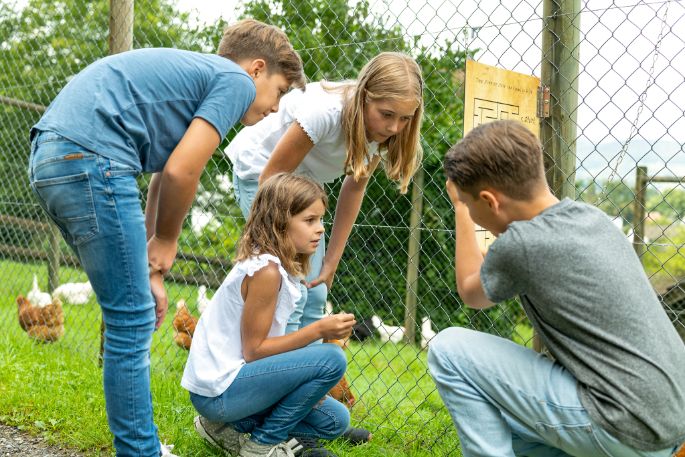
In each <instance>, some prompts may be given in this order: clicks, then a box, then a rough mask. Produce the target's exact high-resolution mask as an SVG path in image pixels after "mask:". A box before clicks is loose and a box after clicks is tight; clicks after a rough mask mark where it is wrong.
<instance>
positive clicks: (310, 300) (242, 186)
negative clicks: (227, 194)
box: [233, 173, 328, 333]
mask: <svg viewBox="0 0 685 457" xmlns="http://www.w3.org/2000/svg"><path fill="white" fill-rule="evenodd" d="M233 189H234V191H235V196H236V199H237V200H238V205H239V206H240V210H241V211H242V213H243V216H245V219H247V216H248V214H249V213H250V208H251V207H252V202H253V201H254V197H255V195H256V194H257V181H253V180H248V179H240V178H239V177H238V175H236V174H235V173H234V174H233ZM325 253H326V242H325V239H324V238H322V239H321V242H320V243H319V246H318V247H317V248H316V252H315V253H314V254H313V255H312V256H311V257H310V258H309V274H307V277H306V278H305V279H306V281H307V282H309V281H313V280H314V279H316V278H318V277H319V273H321V267H322V265H323V258H324V255H325ZM300 291H301V292H302V297H301V298H300V300H298V301H297V303H295V311H293V313H292V314H291V315H290V319H289V320H288V326H287V327H286V333H291V332H294V331H296V330H299V329H301V328H302V327H306V326H307V325H309V324H311V323H313V322H316V321H318V320H319V319H321V318H322V317H323V310H324V307H325V306H326V298H327V297H328V288H327V287H326V284H319V285H318V286H316V287H312V288H311V289H307V287H305V286H303V285H302V286H300Z"/></svg>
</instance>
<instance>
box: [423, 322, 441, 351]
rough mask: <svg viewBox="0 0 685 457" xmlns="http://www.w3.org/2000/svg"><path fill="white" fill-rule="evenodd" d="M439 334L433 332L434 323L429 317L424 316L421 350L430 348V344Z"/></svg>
mask: <svg viewBox="0 0 685 457" xmlns="http://www.w3.org/2000/svg"><path fill="white" fill-rule="evenodd" d="M435 335H437V333H436V332H435V331H434V330H433V322H431V320H430V318H429V317H428V316H424V317H423V318H422V319H421V349H426V348H428V343H430V340H432V339H433V338H434V337H435Z"/></svg>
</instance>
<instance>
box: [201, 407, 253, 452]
mask: <svg viewBox="0 0 685 457" xmlns="http://www.w3.org/2000/svg"><path fill="white" fill-rule="evenodd" d="M195 430H197V433H199V434H200V436H201V437H202V438H204V439H205V440H206V441H208V442H209V443H210V444H212V445H213V446H215V447H218V448H219V449H221V450H223V451H224V453H225V454H226V455H230V456H231V457H234V456H237V455H238V452H239V451H240V446H241V445H242V444H243V442H244V441H246V440H247V437H246V436H245V434H244V433H240V432H239V431H237V430H236V429H234V428H233V427H231V426H230V425H228V424H225V423H223V422H212V421H210V420H208V419H205V418H204V417H202V416H195Z"/></svg>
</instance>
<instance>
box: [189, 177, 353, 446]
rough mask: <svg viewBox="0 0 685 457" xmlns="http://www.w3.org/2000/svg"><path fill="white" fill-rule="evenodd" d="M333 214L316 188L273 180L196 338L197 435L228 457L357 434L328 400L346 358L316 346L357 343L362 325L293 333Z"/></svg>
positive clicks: (347, 317) (344, 322)
mask: <svg viewBox="0 0 685 457" xmlns="http://www.w3.org/2000/svg"><path fill="white" fill-rule="evenodd" d="M325 209H326V195H325V193H324V191H323V189H322V188H321V186H320V185H319V184H318V183H316V182H314V181H312V180H310V179H308V178H305V177H302V176H295V175H292V174H289V173H279V174H277V175H275V176H272V177H271V178H269V179H267V180H266V181H265V182H264V184H263V185H262V186H261V187H260V189H259V191H258V192H257V195H256V197H255V201H254V205H253V209H252V213H251V214H250V216H249V218H248V220H247V224H246V225H245V229H244V232H243V236H242V238H241V242H240V249H239V252H238V256H237V258H236V263H235V265H234V267H233V268H232V269H231V271H230V273H229V274H228V276H227V277H226V279H225V280H224V282H223V283H222V285H221V287H220V288H219V290H218V291H217V293H216V294H215V295H214V297H213V298H212V301H211V303H210V305H209V306H208V308H207V309H206V310H205V312H204V313H203V314H202V317H201V318H200V321H199V323H198V326H197V328H196V330H195V334H194V337H193V344H192V346H191V349H190V354H189V357H188V362H187V364H186V368H185V372H184V373H183V379H182V381H181V385H182V386H183V387H184V388H186V389H187V390H189V391H190V399H191V401H192V403H193V405H194V406H195V408H196V409H197V411H198V412H199V413H200V414H201V416H198V417H196V418H195V427H196V429H197V431H198V432H199V433H200V435H202V436H203V437H204V438H205V439H206V440H208V441H209V442H210V443H212V444H214V445H216V446H219V447H221V448H222V449H223V450H225V451H227V452H229V454H230V455H236V454H238V455H240V456H244V457H251V456H260V455H265V456H266V455H270V456H289V455H292V452H291V451H290V449H288V447H287V446H286V444H285V442H286V441H287V440H288V438H289V437H316V438H324V439H333V438H336V437H338V436H340V435H341V434H342V433H343V432H344V431H345V430H346V428H347V427H348V425H349V419H350V417H349V412H348V411H347V409H346V408H345V407H344V406H343V405H342V404H341V403H339V402H337V401H335V400H333V399H332V398H331V397H328V396H326V393H327V392H328V391H329V390H330V389H331V387H333V386H334V385H335V384H336V383H337V382H338V381H339V380H340V378H341V377H342V376H343V374H344V373H345V368H346V366H347V362H346V359H345V355H344V354H343V353H342V350H341V349H340V348H339V347H338V346H337V345H334V344H314V345H310V343H312V342H314V341H317V340H319V339H321V338H332V339H335V338H341V337H344V336H347V335H349V333H350V331H351V329H352V326H353V325H354V324H355V320H354V316H353V315H352V314H337V315H332V316H327V317H325V318H323V319H321V320H319V321H317V322H314V323H312V324H311V325H308V326H306V327H304V328H302V329H301V330H298V331H295V332H292V333H289V334H286V333H285V327H286V323H287V322H288V319H289V317H290V314H291V313H292V312H293V310H294V309H295V303H296V302H297V300H298V299H299V298H300V288H299V287H298V284H299V279H300V278H301V277H302V276H303V275H305V274H306V273H307V270H308V269H309V258H310V257H311V255H312V254H313V253H314V252H315V251H316V249H317V246H318V245H319V243H320V242H321V240H322V236H323V225H322V223H321V218H322V217H323V215H324V212H325ZM248 433H249V434H250V435H249V438H248V436H246V435H244V434H248Z"/></svg>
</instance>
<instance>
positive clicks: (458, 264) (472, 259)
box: [454, 203, 483, 289]
mask: <svg viewBox="0 0 685 457" xmlns="http://www.w3.org/2000/svg"><path fill="white" fill-rule="evenodd" d="M454 224H455V234H456V241H455V249H454V266H455V274H456V281H457V288H458V289H460V288H461V287H460V286H461V285H463V283H464V280H465V279H466V278H468V277H469V276H472V275H474V274H477V273H478V272H479V271H480V267H481V265H482V264H483V255H482V254H481V251H480V248H479V247H478V241H477V239H476V225H475V224H474V222H473V220H472V219H471V216H470V215H469V211H468V209H467V208H466V206H465V205H464V204H462V203H458V204H457V206H456V208H455V210H454Z"/></svg>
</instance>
